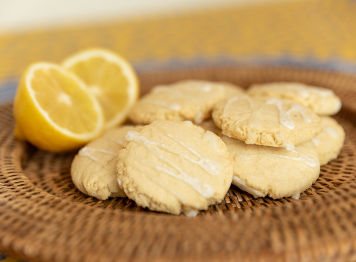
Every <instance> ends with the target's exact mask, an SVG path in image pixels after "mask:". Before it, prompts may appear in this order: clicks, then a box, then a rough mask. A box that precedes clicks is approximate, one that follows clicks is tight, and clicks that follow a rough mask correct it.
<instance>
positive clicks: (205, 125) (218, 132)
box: [199, 119, 221, 136]
mask: <svg viewBox="0 0 356 262" xmlns="http://www.w3.org/2000/svg"><path fill="white" fill-rule="evenodd" d="M199 126H200V127H202V128H204V129H205V130H209V131H210V132H213V133H214V134H216V135H218V136H221V130H220V129H219V128H218V127H217V126H216V125H215V123H214V121H213V120H212V119H209V120H205V121H204V122H203V123H201V124H199Z"/></svg>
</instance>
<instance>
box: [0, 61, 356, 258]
mask: <svg viewBox="0 0 356 262" xmlns="http://www.w3.org/2000/svg"><path fill="white" fill-rule="evenodd" d="M187 78H197V79H209V80H220V81H221V80H223V81H230V82H233V83H236V84H239V85H241V86H243V87H247V86H248V85H250V84H251V83H260V82H268V81H281V80H288V81H300V82H305V83H309V84H315V85H320V86H325V87H328V88H331V89H333V90H334V91H335V92H336V93H337V95H339V96H340V97H341V99H342V101H343V109H342V111H341V112H340V113H339V114H338V116H337V117H336V119H337V120H338V121H339V122H340V124H341V125H342V126H343V127H344V129H345V131H346V141H345V145H344V147H343V149H342V151H341V154H340V156H339V157H338V159H336V160H334V161H332V162H331V163H329V164H328V165H325V166H322V167H321V175H320V178H319V179H318V180H317V182H316V183H315V184H314V185H313V187H312V188H310V189H308V190H307V191H305V192H304V193H303V194H302V195H301V199H300V200H294V199H291V198H285V199H281V200H272V199H270V198H257V199H254V198H253V197H251V196H250V195H249V194H247V193H244V192H242V191H240V190H239V189H238V188H236V187H234V186H232V187H231V189H230V190H229V192H228V194H227V196H226V197H225V199H224V201H223V202H222V203H221V204H219V205H215V206H212V207H210V208H209V210H208V211H205V212H201V213H200V215H199V216H198V217H195V218H187V217H184V216H172V215H165V214H160V213H155V212H150V211H148V210H145V209H142V208H140V207H137V206H136V205H135V203H134V202H132V201H130V200H128V199H126V198H115V199H109V200H106V201H99V200H96V199H94V198H91V197H87V196H85V195H84V194H82V193H80V192H79V191H77V190H76V189H75V187H74V185H73V184H72V182H71V178H70V164H71V161H72V158H73V156H74V153H67V154H51V153H48V152H44V151H40V150H37V149H35V148H34V147H32V146H30V145H28V144H26V143H22V142H18V141H15V140H14V138H13V135H12V132H13V126H14V121H13V118H12V109H11V105H6V106H2V107H0V221H1V223H0V251H3V252H6V253H10V254H13V255H16V256H18V257H20V258H24V259H27V260H28V261H32V260H33V261H95V260H97V261H116V260H118V259H120V261H122V260H140V261H141V260H149V261H152V260H159V261H163V260H170V261H175V260H176V261H181V260H182V259H186V260H194V261H196V260H201V261H207V260H211V261H215V260H229V259H231V260H236V259H238V258H240V259H249V261H266V260H271V261H286V260H287V261H299V260H302V261H345V260H348V261H352V260H354V259H356V215H355V214H356V161H355V154H356V135H355V123H356V103H354V101H356V77H352V76H345V75H339V74H333V73H326V72H317V71H304V70H292V69H278V68H270V69H261V68H249V69H242V68H210V69H195V70H189V71H188V70H187V71H184V70H183V71H174V72H171V71H169V72H168V71H167V72H151V73H146V74H144V75H141V76H140V80H141V85H142V90H143V92H144V93H145V92H147V91H148V90H149V89H150V88H151V87H152V86H154V85H155V84H158V83H170V82H174V81H177V80H180V79H187Z"/></svg>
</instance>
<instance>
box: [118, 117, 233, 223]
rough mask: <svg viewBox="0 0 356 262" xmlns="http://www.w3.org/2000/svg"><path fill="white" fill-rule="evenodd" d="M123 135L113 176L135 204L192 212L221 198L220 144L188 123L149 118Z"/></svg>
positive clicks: (224, 180) (227, 171)
mask: <svg viewBox="0 0 356 262" xmlns="http://www.w3.org/2000/svg"><path fill="white" fill-rule="evenodd" d="M126 139H127V140H128V141H129V142H128V143H127V144H126V146H125V148H123V149H122V150H120V152H119V154H118V173H117V175H118V178H119V179H120V181H121V184H122V187H123V189H124V191H125V193H126V195H127V196H128V197H129V198H130V199H132V200H134V201H135V202H136V203H137V205H139V206H142V207H147V208H149V209H151V210H154V211H162V212H167V213H172V214H180V213H185V214H187V215H189V216H192V215H196V214H197V211H198V210H204V209H207V208H208V206H209V205H212V204H215V203H219V202H221V201H222V200H223V198H224V196H225V194H226V192H227V190H228V189H229V187H230V185H231V180H232V160H231V158H230V155H229V153H228V151H227V148H226V146H225V144H224V142H223V141H222V140H221V139H220V138H219V137H218V136H217V135H215V134H213V133H212V132H210V131H205V130H204V129H202V128H201V127H198V126H196V125H194V124H192V122H190V121H184V122H182V121H164V120H161V121H155V122H153V123H152V124H150V125H147V126H144V127H143V128H142V129H141V130H140V131H129V132H128V133H127V135H126Z"/></svg>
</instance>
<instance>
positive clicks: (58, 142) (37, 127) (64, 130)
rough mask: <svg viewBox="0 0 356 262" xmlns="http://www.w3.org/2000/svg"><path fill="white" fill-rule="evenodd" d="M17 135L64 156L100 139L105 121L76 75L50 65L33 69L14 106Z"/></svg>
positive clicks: (19, 89) (20, 85) (26, 72)
mask: <svg viewBox="0 0 356 262" xmlns="http://www.w3.org/2000/svg"><path fill="white" fill-rule="evenodd" d="M14 116H15V119H16V125H17V126H16V129H18V130H17V131H16V130H15V133H16V132H18V134H17V135H20V137H22V138H25V139H26V140H28V141H29V142H30V143H32V144H34V145H35V146H37V147H39V148H41V149H44V150H48V151H52V152H62V151H67V150H72V149H75V148H78V147H80V146H82V145H83V144H85V143H87V142H88V141H90V140H92V139H94V138H95V137H97V136H98V135H99V134H100V132H101V131H102V130H103V127H104V117H103V113H102V110H101V107H100V105H99V103H98V101H97V100H96V98H95V97H94V96H93V95H92V94H90V93H89V92H88V91H87V87H86V86H85V84H84V83H83V82H82V81H81V80H80V79H79V78H78V77H76V76H75V75H74V74H72V73H70V72H68V71H67V70H65V69H63V68H62V67H60V66H58V65H55V64H50V63H36V64H33V65H31V66H30V67H29V68H28V69H27V70H26V71H25V73H24V74H23V76H22V78H21V81H20V84H19V87H18V90H17V92H16V96H15V102H14Z"/></svg>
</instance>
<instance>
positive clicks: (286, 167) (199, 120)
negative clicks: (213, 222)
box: [71, 80, 345, 216]
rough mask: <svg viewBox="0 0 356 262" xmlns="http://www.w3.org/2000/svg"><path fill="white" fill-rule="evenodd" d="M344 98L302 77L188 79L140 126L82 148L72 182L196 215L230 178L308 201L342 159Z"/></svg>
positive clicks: (145, 113)
mask: <svg viewBox="0 0 356 262" xmlns="http://www.w3.org/2000/svg"><path fill="white" fill-rule="evenodd" d="M340 108H341V102H340V99H339V98H338V97H337V96H335V94H334V93H333V92H332V91H330V90H327V89H323V88H317V87H311V86H307V85H304V84H299V83H271V84H263V85H254V86H252V87H250V88H249V89H248V90H247V91H246V92H245V91H244V90H243V89H241V88H239V87H237V86H235V85H232V84H229V83H222V82H208V81H198V80H186V81H181V82H177V83H174V84H171V85H165V86H157V87H155V88H153V89H152V91H151V92H150V93H149V94H147V95H146V96H144V97H143V98H142V99H141V100H140V101H139V102H138V103H137V104H136V105H135V106H134V108H133V109H132V110H131V112H130V114H129V118H130V120H131V121H132V122H133V123H135V124H136V125H132V126H122V127H118V128H116V129H112V130H109V131H107V132H106V133H105V134H104V135H103V136H102V137H100V138H98V139H97V140H95V141H92V142H91V143H89V144H88V145H87V146H85V147H83V148H82V149H81V150H80V151H79V152H78V154H77V155H76V157H75V159H74V161H73V163H72V170H71V171H72V179H73V182H74V184H75V185H76V187H77V188H78V189H79V190H80V191H81V192H83V193H85V194H87V195H90V196H93V197H96V198H98V199H102V200H104V199H107V198H109V197H125V196H126V197H128V198H130V199H132V200H134V201H135V202H136V203H137V205H139V206H142V207H147V208H149V209H151V210H154V211H161V212H168V213H171V214H181V213H184V214H186V215H188V216H194V215H196V214H197V213H198V211H199V210H205V209H207V208H208V206H209V205H213V204H216V203H219V202H221V201H222V200H223V198H224V196H225V194H226V193H227V191H228V189H229V188H230V186H231V184H234V185H235V186H237V187H239V188H240V189H241V190H244V191H246V192H248V193H250V194H252V195H253V196H255V197H265V196H269V197H271V198H274V199H277V198H283V197H294V198H299V195H300V193H301V192H303V191H304V190H306V189H307V188H309V187H310V186H311V185H312V184H313V183H314V182H315V181H316V180H317V178H318V176H319V173H320V165H323V164H326V163H327V162H328V161H330V160H332V159H334V158H336V157H337V155H338V154H339V152H340V149H341V147H342V145H343V142H344V137H345V133H344V131H343V129H342V127H341V126H340V125H339V124H338V123H337V122H336V121H335V120H334V119H332V118H330V117H329V116H330V115H333V114H336V113H337V112H338V111H339V110H340Z"/></svg>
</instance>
